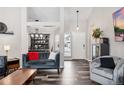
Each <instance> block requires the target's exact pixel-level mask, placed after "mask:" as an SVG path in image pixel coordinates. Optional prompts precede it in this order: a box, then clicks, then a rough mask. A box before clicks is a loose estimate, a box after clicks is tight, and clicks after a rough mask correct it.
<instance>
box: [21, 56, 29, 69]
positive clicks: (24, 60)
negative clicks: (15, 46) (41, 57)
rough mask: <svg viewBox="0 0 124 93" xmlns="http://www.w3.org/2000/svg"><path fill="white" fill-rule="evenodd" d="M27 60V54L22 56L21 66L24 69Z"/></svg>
mask: <svg viewBox="0 0 124 93" xmlns="http://www.w3.org/2000/svg"><path fill="white" fill-rule="evenodd" d="M27 61H28V58H27V54H22V63H23V64H22V66H23V67H25V65H26V64H27Z"/></svg>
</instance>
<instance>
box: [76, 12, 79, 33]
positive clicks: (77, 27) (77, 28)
mask: <svg viewBox="0 0 124 93" xmlns="http://www.w3.org/2000/svg"><path fill="white" fill-rule="evenodd" d="M76 13H77V26H76V30H77V31H79V24H78V17H79V10H77V11H76Z"/></svg>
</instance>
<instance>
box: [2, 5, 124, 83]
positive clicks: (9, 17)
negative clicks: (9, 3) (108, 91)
mask: <svg viewBox="0 0 124 93" xmlns="http://www.w3.org/2000/svg"><path fill="white" fill-rule="evenodd" d="M120 12H121V13H122V15H121V17H123V16H124V14H123V8H122V7H68V8H67V7H0V13H1V14H0V20H1V34H0V41H1V44H0V55H1V56H7V57H8V59H7V62H8V63H7V64H9V62H11V63H12V64H10V66H8V67H9V71H8V70H7V72H6V75H5V73H4V74H3V76H2V77H1V80H0V82H1V83H0V84H1V85H3V84H7V85H20V84H21V85H22V84H30V85H51V84H52V85H99V84H104V85H110V84H112V85H116V84H121V85H122V84H123V80H122V78H123V77H122V73H123V70H122V69H123V64H121V67H120V69H121V70H119V71H120V72H116V74H117V73H119V75H120V77H118V78H121V80H120V81H119V80H115V81H116V82H115V81H114V79H118V78H117V77H116V74H114V75H115V77H116V78H115V77H112V74H111V75H110V74H107V75H108V77H112V79H110V80H109V79H108V77H107V79H106V78H103V77H105V76H107V75H106V74H104V72H100V73H103V74H102V75H103V77H100V76H96V74H98V73H96V72H97V71H98V70H97V71H96V70H95V74H93V73H92V69H91V67H92V63H93V62H92V61H94V60H93V57H95V58H96V57H98V58H99V57H101V55H102V54H99V53H98V52H96V49H95V50H93V44H94V43H95V44H96V43H100V42H101V41H100V40H99V38H95V37H93V36H92V34H93V31H94V30H100V31H101V32H102V35H101V34H100V38H101V39H102V40H103V41H102V42H104V41H105V40H106V38H107V41H105V42H108V43H109V44H108V45H109V46H108V48H105V49H104V50H103V51H107V49H108V52H107V54H105V55H104V56H110V57H111V56H112V57H114V58H113V59H114V61H116V62H118V60H121V59H122V60H121V61H123V58H124V56H123V51H124V50H123V42H120V41H123V39H122V40H118V39H117V40H116V38H115V37H116V36H115V30H114V26H115V24H113V21H116V18H114V17H113V16H114V14H115V15H116V13H117V14H118V13H120ZM122 22H123V20H122ZM98 28H100V29H98ZM68 33H69V34H68ZM65 34H66V35H68V36H69V37H68V38H69V39H68V40H70V41H69V43H68V41H67V42H66V43H67V44H66V45H67V46H68V47H66V49H67V48H68V49H67V50H69V52H70V54H69V56H68V55H67V56H64V54H65V50H64V49H65V41H64V40H65V38H64V36H65ZM122 35H123V34H122ZM120 37H121V38H123V36H120ZM39 40H40V41H39ZM118 41H119V42H118ZM34 42H37V43H34ZM67 50H66V52H67ZM39 51H40V53H39ZM94 51H95V53H93V52H94ZM98 51H100V49H99V50H98ZM32 52H33V53H32ZM34 52H35V53H34ZM97 53H98V54H97ZM23 54H25V55H23ZM27 56H28V58H27ZM30 56H31V57H30ZM34 56H35V57H34ZM39 56H40V60H39ZM53 56H54V61H55V62H56V63H55V62H53ZM112 57H111V58H110V59H108V58H106V60H109V61H113V59H112ZM115 57H117V60H116V59H115ZM15 58H16V59H15ZM27 59H30V60H33V61H27ZM48 59H49V60H48ZM2 60H3V59H2ZM17 61H18V62H17ZM38 62H40V63H38ZM14 63H16V64H14ZM51 64H54V66H53V65H51ZM96 66H97V64H96ZM114 66H115V65H114ZM13 68H14V69H13ZM108 68H109V67H108ZM23 69H28V70H26V71H25V70H24V72H25V73H22V72H20V71H22V70H23ZM30 70H31V72H30ZM1 71H2V70H1ZM102 71H103V70H102ZM117 71H118V70H117ZM20 73H22V74H20ZM27 73H28V74H27ZM29 73H31V74H29ZM114 73H115V72H114ZM16 74H17V76H18V74H19V76H18V77H16V78H15V77H13V76H14V75H16ZM26 74H27V76H28V78H27V77H26ZM4 75H5V76H4ZM23 75H24V76H25V78H24V79H23V80H22V77H23ZM104 75H105V76H104ZM29 76H30V79H29ZM10 77H13V78H12V82H7V79H10ZM31 77H32V78H31ZM18 78H21V79H19V81H20V82H19V81H16V79H18ZM113 78H114V79H113ZM27 80H29V81H30V83H29V81H27ZM14 81H16V82H14Z"/></svg>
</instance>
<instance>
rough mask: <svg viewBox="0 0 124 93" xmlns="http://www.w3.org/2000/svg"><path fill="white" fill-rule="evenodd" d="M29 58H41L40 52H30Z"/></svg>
mask: <svg viewBox="0 0 124 93" xmlns="http://www.w3.org/2000/svg"><path fill="white" fill-rule="evenodd" d="M28 60H39V53H38V52H29V53H28Z"/></svg>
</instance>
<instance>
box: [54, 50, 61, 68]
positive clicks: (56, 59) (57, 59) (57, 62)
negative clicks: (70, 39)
mask: <svg viewBox="0 0 124 93" xmlns="http://www.w3.org/2000/svg"><path fill="white" fill-rule="evenodd" d="M55 65H56V66H57V68H59V65H60V52H58V53H57V54H56V57H55Z"/></svg>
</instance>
